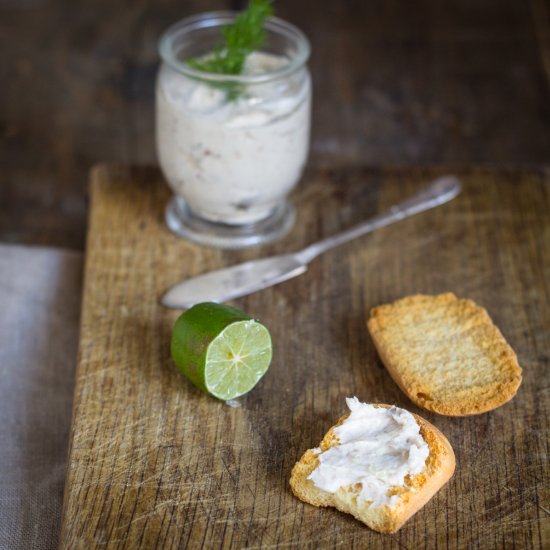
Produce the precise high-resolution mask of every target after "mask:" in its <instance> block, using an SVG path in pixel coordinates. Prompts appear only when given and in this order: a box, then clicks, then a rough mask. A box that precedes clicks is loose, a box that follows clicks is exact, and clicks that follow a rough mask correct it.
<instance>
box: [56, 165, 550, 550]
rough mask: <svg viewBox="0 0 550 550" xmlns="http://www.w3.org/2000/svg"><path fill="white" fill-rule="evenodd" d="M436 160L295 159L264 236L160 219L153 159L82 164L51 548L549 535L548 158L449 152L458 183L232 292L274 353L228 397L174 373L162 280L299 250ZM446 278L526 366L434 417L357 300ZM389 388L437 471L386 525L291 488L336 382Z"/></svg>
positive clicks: (377, 204)
mask: <svg viewBox="0 0 550 550" xmlns="http://www.w3.org/2000/svg"><path fill="white" fill-rule="evenodd" d="M439 174H441V171H440V170H434V169H416V170H414V171H412V170H375V169H367V168H348V169H340V170H310V171H309V172H308V173H307V174H306V177H305V179H304V182H303V184H302V185H301V186H300V187H299V190H298V191H297V193H296V194H295V197H294V198H295V201H296V203H297V205H298V211H299V218H298V223H297V225H296V226H295V228H294V229H293V231H292V233H291V234H290V235H289V236H287V237H286V238H285V239H284V240H283V241H281V242H279V243H277V244H275V245H271V246H270V247H267V248H264V249H261V250H248V251H244V252H221V251H216V250H208V249H204V248H199V247H196V246H194V245H191V244H189V243H187V242H185V241H183V240H180V239H178V238H176V237H174V236H172V235H171V234H170V233H169V232H168V231H167V230H166V228H165V226H164V223H163V209H164V206H165V203H166V201H167V199H168V196H169V193H168V190H167V188H166V187H165V185H164V184H163V183H162V178H161V177H160V175H159V173H158V172H157V171H156V169H153V168H131V167H124V166H107V165H104V166H100V167H98V168H96V169H95V170H94V172H93V177H92V186H91V189H92V194H91V196H92V201H91V218H90V224H89V232H88V248H87V257H86V274H85V289H84V302H83V312H82V327H81V340H80V351H79V359H78V368H77V374H76V389H75V402H74V416H73V427H72V443H71V447H70V456H69V469H68V476H67V482H66V491H65V503H64V519H63V527H62V533H61V548H64V549H75V548H85V549H91V548H131V549H134V548H163V549H167V548H276V547H279V548H335V547H339V548H366V547H369V548H410V549H418V548H425V549H433V548H439V549H442V548H483V549H491V548H503V547H506V548H548V547H549V545H550V484H549V475H548V474H549V462H548V446H549V437H548V436H549V430H548V418H549V415H550V398H549V377H548V372H549V370H548V369H549V361H550V357H549V356H550V354H549V350H550V334H549V331H548V327H549V326H550V309H549V307H548V306H549V290H550V289H549V281H550V176H549V175H548V173H544V172H541V171H532V172H520V171H512V170H509V171H505V170H498V171H497V170H495V171H493V170H488V169H476V170H474V169H472V170H467V171H461V172H460V173H459V176H460V177H461V178H462V180H463V183H464V192H463V194H462V195H461V196H460V197H458V198H457V199H455V200H454V201H452V202H451V203H449V204H447V205H445V206H442V207H439V208H438V209H435V210H432V211H430V212H426V213H424V214H421V215H418V216H416V217H414V218H411V219H408V220H405V221H402V222H400V223H398V224H396V225H393V226H391V227H388V228H385V229H381V230H378V231H377V232H375V233H373V234H372V235H370V236H366V237H363V238H361V239H359V240H357V241H355V242H353V243H350V244H348V245H346V246H344V247H342V248H339V249H336V250H333V251H331V252H329V253H327V254H326V255H324V256H322V257H320V258H318V259H317V260H315V261H314V262H313V263H312V264H311V266H310V269H309V270H308V272H307V273H306V274H304V275H302V276H301V277H299V278H297V279H294V280H292V281H288V282H286V283H283V284H281V285H278V286H276V287H273V288H271V289H268V290H265V291H262V292H259V293H256V294H254V295H251V296H249V297H247V298H243V299H240V300H237V301H235V302H234V305H236V306H237V307H240V308H242V309H244V310H246V311H247V312H249V313H250V314H252V315H254V316H256V317H258V318H259V319H261V320H262V321H263V322H264V323H265V324H266V325H267V326H268V327H269V329H270V331H271V333H272V336H273V342H274V360H273V363H272V365H271V367H270V369H269V371H268V373H267V374H266V376H265V377H264V378H263V379H262V381H261V382H260V383H259V385H258V386H257V387H256V388H255V389H254V390H253V391H252V392H251V393H250V394H248V395H247V396H245V397H244V398H242V399H241V400H240V403H241V406H240V407H239V408H232V407H230V406H228V405H226V404H225V403H222V402H219V401H217V400H215V399H213V398H211V397H208V396H206V395H204V394H202V393H201V392H200V391H198V390H197V389H196V388H194V387H193V386H192V385H191V384H190V383H188V382H187V381H186V380H185V379H184V378H183V377H182V376H181V375H179V374H178V372H177V371H176V369H175V367H174V365H173V364H172V361H171V359H170V353H169V340H170V333H171V328H172V325H173V323H174V321H175V319H176V317H177V315H178V312H175V311H170V310H167V309H163V308H162V307H161V306H160V305H159V301H158V300H159V297H160V295H161V294H162V292H163V291H164V290H165V289H166V288H167V287H168V286H169V285H171V284H173V283H175V282H177V281H179V280H180V279H182V278H184V277H188V276H190V275H193V274H197V273H200V272H203V271H206V270H209V269H212V268H216V267H221V266H225V265H229V264H233V263H235V262H238V261H240V260H244V259H249V258H254V257H259V256H267V255H269V254H272V253H274V252H282V251H287V250H291V249H297V248H299V247H301V246H303V245H305V244H307V243H311V242H312V241H314V240H316V239H319V238H320V237H325V236H328V235H331V234H333V233H334V232H336V231H338V230H339V229H343V228H346V227H348V226H350V225H352V224H354V223H356V222H358V221H360V220H362V219H364V218H366V217H368V216H370V215H372V214H375V213H377V212H380V211H382V210H383V209H385V208H387V207H389V206H390V205H392V204H393V203H395V202H397V201H398V200H400V199H401V198H403V197H404V196H405V195H407V194H408V193H412V192H413V191H415V190H416V189H418V188H419V187H420V186H421V185H422V184H424V183H425V182H427V181H428V180H429V179H430V178H432V177H434V176H436V175H439ZM447 290H451V291H454V292H455V293H457V294H458V295H460V296H464V297H469V298H472V299H474V300H475V301H476V302H478V303H479V304H480V305H482V306H485V307H486V308H487V309H488V310H489V312H490V314H491V316H492V318H493V320H494V321H495V323H496V324H497V326H499V327H500V329H501V330H502V332H503V334H504V335H505V337H506V338H507V339H508V341H509V342H510V344H511V345H512V347H513V348H514V349H515V351H516V352H517V354H518V357H519V361H520V364H521V365H522V367H523V369H524V372H523V374H524V381H523V385H522V386H521V387H520V390H519V392H518V395H517V396H516V398H515V399H513V400H512V401H511V402H510V403H508V404H506V405H505V406H503V407H501V408H499V409H497V410H495V411H493V412H490V413H487V414H483V415H479V416H474V417H466V418H449V417H442V416H437V415H434V414H430V413H428V412H426V411H421V410H420V409H418V408H416V407H415V406H414V405H413V404H412V403H411V402H410V401H409V400H408V399H407V398H406V397H405V396H404V394H402V393H401V391H400V390H399V389H398V387H397V386H396V385H395V384H394V382H393V381H392V379H391V378H390V376H389V374H388V373H387V372H386V370H385V369H384V367H383V366H382V365H381V363H380V360H379V359H378V357H377V355H376V353H375V350H374V346H373V344H372V342H371V340H370V338H369V336H368V334H367V330H366V326H365V325H366V321H367V318H368V312H369V309H370V308H371V307H373V306H376V305H378V304H381V303H384V302H387V301H390V300H394V299H396V298H399V297H402V296H405V295H407V294H411V293H417V292H423V293H439V292H443V291H447ZM351 395H356V396H358V397H359V398H360V399H361V400H364V401H367V402H386V403H394V404H396V405H398V406H401V407H405V408H407V409H409V410H411V411H413V412H415V413H419V414H421V415H422V416H424V417H425V418H426V419H428V420H429V421H430V422H432V423H433V424H435V425H436V426H437V427H438V428H439V429H440V430H441V431H442V432H443V433H444V434H445V435H446V436H447V437H448V439H449V440H450V442H451V444H452V445H453V447H454V450H455V453H456V458H457V470H456V473H455V475H454V477H453V478H452V480H451V481H450V482H449V484H448V485H447V486H446V487H444V488H443V490H442V491H440V492H439V493H438V494H437V495H436V496H435V497H434V498H433V500H432V501H430V502H429V503H428V504H427V505H426V506H425V508H423V509H422V510H421V511H420V512H419V513H417V514H416V515H415V516H414V517H413V518H412V519H411V520H410V521H409V522H408V523H407V524H406V525H405V526H404V527H403V528H402V529H401V531H399V532H398V533H397V534H395V535H380V534H377V533H375V532H373V531H371V530H369V529H368V528H366V527H365V526H363V525H362V524H361V523H359V522H357V521H356V520H354V519H353V518H352V517H350V516H347V515H344V514H341V513H339V512H337V511H335V510H333V509H317V508H314V507H312V506H309V505H306V504H304V503H302V502H301V501H299V500H297V499H296V498H295V497H294V496H293V495H292V494H291V491H290V489H289V486H288V478H289V474H290V470H291V468H292V466H293V464H294V462H295V461H296V460H297V459H299V457H300V456H301V454H302V453H303V451H304V450H305V449H307V448H311V447H313V446H316V445H317V444H318V442H319V441H320V439H321V437H322V436H323V434H324V433H325V432H326V430H327V429H328V428H329V427H330V426H331V425H332V424H333V423H334V422H335V421H336V420H337V419H338V418H339V417H340V416H341V415H342V414H343V413H344V412H345V403H344V398H345V397H346V396H351Z"/></svg>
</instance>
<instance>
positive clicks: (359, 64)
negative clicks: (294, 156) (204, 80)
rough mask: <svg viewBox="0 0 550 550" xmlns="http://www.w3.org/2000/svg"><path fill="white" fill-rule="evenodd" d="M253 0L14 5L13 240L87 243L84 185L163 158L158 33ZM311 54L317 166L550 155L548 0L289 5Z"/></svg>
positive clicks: (0, 68) (10, 79)
mask: <svg viewBox="0 0 550 550" xmlns="http://www.w3.org/2000/svg"><path fill="white" fill-rule="evenodd" d="M247 1H248V0H163V1H162V2H160V1H157V2H151V1H147V0H77V1H75V0H1V1H0V81H1V82H2V86H0V166H1V167H2V170H1V172H0V240H2V241H4V242H19V243H33V244H47V245H53V246H62V247H70V248H74V249H79V250H82V249H83V248H84V238H85V226H86V208H87V202H86V192H85V191H86V181H87V173H88V170H89V169H90V167H91V166H92V164H94V163H96V162H102V161H105V160H109V161H116V162H124V163H154V162H155V144H154V140H155V131H154V85H155V75H156V70H157V66H158V62H159V58H158V53H157V40H158V37H159V36H160V34H161V33H162V31H163V30H164V29H166V28H167V27H168V26H169V25H170V24H172V23H173V22H174V21H177V20H178V19H181V18H183V17H186V16H189V15H192V14H195V13H198V12H201V11H207V10H222V9H241V8H242V7H243V6H244V5H245V4H246V3H247ZM275 8H276V11H277V14H278V15H279V16H280V17H282V18H284V19H287V20H288V21H290V22H292V23H294V24H296V25H298V26H299V27H300V28H301V29H303V31H304V32H305V33H306V34H307V36H308V37H309V39H310V41H311V45H312V57H311V62H310V68H311V73H312V78H313V87H314V97H313V119H312V120H313V127H312V148H311V153H312V154H311V161H312V162H313V163H315V164H320V163H323V164H325V165H334V164H335V163H338V164H347V163H351V164H356V163H369V164H377V165H378V164H385V165H387V164H394V163H399V164H416V163H454V164H458V163H460V164H462V165H465V166H468V165H469V164H470V163H476V164H479V163H488V164H491V165H494V164H499V165H501V164H506V165H509V164H513V165H521V166H531V165H534V164H540V163H548V161H549V159H550V146H549V144H550V94H549V85H550V4H549V3H548V1H547V0H506V1H503V0H469V1H465V0H446V1H445V2H442V1H441V0H415V1H414V2H404V1H403V0H384V1H380V0H339V1H337V2H335V1H334V0H316V1H315V2H314V3H312V2H311V1H310V0H276V2H275Z"/></svg>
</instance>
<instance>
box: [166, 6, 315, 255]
mask: <svg viewBox="0 0 550 550" xmlns="http://www.w3.org/2000/svg"><path fill="white" fill-rule="evenodd" d="M235 16H236V14H235V13H233V12H212V13H204V14H200V15H197V16H194V17H190V18H187V19H184V20H182V21H180V22H178V23H176V24H175V25H173V26H172V27H170V28H169V29H168V30H167V31H166V32H165V33H164V34H163V35H162V37H161V39H160V55H161V57H162V65H161V68H160V71H159V74H158V79H157V88H156V139H157V153H158V158H159V162H160V166H161V169H162V171H163V173H164V176H165V177H166V180H167V181H168V184H169V185H170V187H171V188H172V190H173V192H174V197H173V198H172V200H171V201H170V203H169V204H168V207H167V210H166V221H167V224H168V226H169V228H170V229H171V230H172V231H173V232H175V233H176V234H178V235H180V236H183V237H186V238H189V239H191V240H193V241H195V242H198V243H201V244H205V245H210V246H215V247H219V248H244V247H247V246H253V245H257V244H262V243H266V242H269V241H272V240H275V239H277V238H279V237H281V236H282V235H284V234H285V233H286V232H287V231H288V230H289V229H290V228H291V226H292V224H293V222H294V209H293V207H292V205H291V204H290V202H289V201H288V195H289V193H290V191H291V190H292V189H293V188H294V187H295V185H296V184H297V183H298V181H299V179H300V177H301V175H302V172H303V169H304V166H305V163H306V159H307V155H308V149H309V133H310V113H311V80H310V76H309V71H308V69H307V67H306V62H307V60H308V57H309V52H310V47H309V43H308V41H307V39H306V37H305V36H304V35H303V34H302V32H300V31H299V30H298V29H297V28H296V27H294V26H293V25H290V24H289V23H286V22H285V21H282V20H280V19H277V18H270V19H268V20H267V21H266V24H265V30H266V41H265V44H264V46H263V47H262V48H261V51H257V52H254V53H252V54H250V55H249V56H248V58H247V61H246V63H245V69H244V71H243V74H241V75H223V74H213V73H206V72H203V71H199V70H196V69H194V68H192V67H191V66H190V65H189V64H187V63H186V61H187V60H189V59H192V58H195V59H196V58H200V57H201V56H205V55H208V54H209V53H211V52H212V51H214V49H215V48H216V47H219V46H220V43H221V42H222V29H223V27H225V26H227V25H228V24H231V23H232V22H233V21H234V20H235Z"/></svg>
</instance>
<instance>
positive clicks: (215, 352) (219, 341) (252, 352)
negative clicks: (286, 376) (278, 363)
mask: <svg viewBox="0 0 550 550" xmlns="http://www.w3.org/2000/svg"><path fill="white" fill-rule="evenodd" d="M271 355H272V350H271V337H270V335H269V331H268V330H267V328H266V327H264V326H263V325H262V324H260V323H258V322H256V321H254V320H247V321H237V322H235V323H231V324H230V325H228V326H227V327H225V328H224V329H223V330H222V332H220V333H219V334H218V335H217V336H216V337H215V338H214V339H213V340H212V342H210V345H209V346H208V350H207V352H206V364H205V384H206V389H207V390H208V392H209V393H211V394H212V395H214V396H215V397H217V398H218V399H223V400H228V399H234V398H235V397H239V396H240V395H243V394H245V393H247V392H248V391H250V390H251V389H252V388H253V387H254V386H255V385H256V384H257V383H258V381H259V380H260V378H261V377H262V376H263V375H264V374H265V372H266V371H267V369H268V367H269V364H270V362H271Z"/></svg>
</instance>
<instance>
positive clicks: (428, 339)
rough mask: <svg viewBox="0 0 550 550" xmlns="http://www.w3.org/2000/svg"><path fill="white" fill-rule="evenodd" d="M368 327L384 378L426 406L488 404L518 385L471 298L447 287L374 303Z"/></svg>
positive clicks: (499, 339)
mask: <svg viewBox="0 0 550 550" xmlns="http://www.w3.org/2000/svg"><path fill="white" fill-rule="evenodd" d="M368 329H369V332H370V334H371V336H372V339H373V341H374V345H375V346H376V349H377V350H378V353H379V354H380V357H381V358H382V362H383V363H384V365H385V366H386V368H387V369H388V371H389V372H390V374H391V376H392V378H393V379H394V380H395V382H396V383H397V384H398V385H399V386H400V388H401V389H402V390H403V391H404V392H405V393H406V394H407V396H408V397H409V398H410V399H411V400H412V401H413V402H414V403H416V404H417V405H418V406H419V407H423V408H424V409H427V410H429V411H433V412H435V413H438V414H444V415H449V416H466V415H470V414H479V413H483V412H486V411H490V410H492V409H495V408H496V407H499V406H500V405H503V404H504V403H506V402H507V401H509V400H510V399H512V397H514V395H515V394H516V392H517V389H518V387H519V385H520V384H521V368H520V366H519V364H518V360H517V357H516V354H515V353H514V351H513V350H512V348H511V347H510V346H509V345H508V344H507V342H506V340H505V339H504V337H503V336H502V334H501V333H500V331H499V330H498V328H497V327H496V326H495V325H494V324H493V322H492V321H491V318H490V317H489V315H488V313H487V311H486V310H485V309H483V308H482V307H479V306H478V305H477V304H475V303H474V302H473V301H472V300H462V299H459V298H457V297H456V296H455V295H454V294H452V293H447V294H440V295H438V296H424V295H416V296H409V297H407V298H403V299H401V300H397V301H396V302H394V303H393V304H387V305H382V306H379V307H375V308H374V309H373V310H372V311H371V318H370V319H369V322H368Z"/></svg>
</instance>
